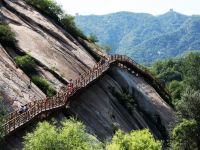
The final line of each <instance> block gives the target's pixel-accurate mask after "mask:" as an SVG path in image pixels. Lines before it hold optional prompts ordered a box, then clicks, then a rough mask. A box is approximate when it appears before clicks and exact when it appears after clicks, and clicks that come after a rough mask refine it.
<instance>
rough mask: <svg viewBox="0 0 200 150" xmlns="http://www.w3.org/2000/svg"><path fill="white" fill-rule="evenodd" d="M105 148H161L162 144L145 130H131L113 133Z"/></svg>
mask: <svg viewBox="0 0 200 150" xmlns="http://www.w3.org/2000/svg"><path fill="white" fill-rule="evenodd" d="M106 149H107V150H144V149H148V150H161V149H162V144H161V142H160V141H157V140H155V139H154V138H153V136H152V134H151V133H150V132H149V131H148V130H147V129H145V130H138V131H132V132H131V133H129V134H126V133H124V132H122V131H120V130H119V131H118V132H116V133H115V135H114V137H113V138H112V141H111V143H110V144H108V145H107V147H106Z"/></svg>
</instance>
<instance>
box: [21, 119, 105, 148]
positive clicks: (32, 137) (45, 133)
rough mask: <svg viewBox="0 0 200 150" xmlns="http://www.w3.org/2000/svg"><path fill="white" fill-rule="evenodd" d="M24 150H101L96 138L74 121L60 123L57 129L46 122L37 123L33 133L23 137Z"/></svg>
mask: <svg viewBox="0 0 200 150" xmlns="http://www.w3.org/2000/svg"><path fill="white" fill-rule="evenodd" d="M24 139H25V141H24V149H25V150H33V149H37V150H47V149H48V150H102V149H103V148H102V144H101V142H99V141H98V140H97V139H96V137H94V136H92V135H90V134H88V133H87V132H86V129H85V126H84V125H83V124H82V123H81V122H78V121H76V120H74V119H68V120H65V121H63V122H62V126H61V128H57V127H56V126H54V125H51V124H49V123H48V122H43V123H39V125H38V126H37V128H36V129H35V131H34V132H33V133H29V134H27V135H26V136H25V137H24Z"/></svg>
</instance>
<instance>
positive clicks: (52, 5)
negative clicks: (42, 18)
mask: <svg viewBox="0 0 200 150" xmlns="http://www.w3.org/2000/svg"><path fill="white" fill-rule="evenodd" d="M26 2H27V3H28V4H30V5H33V6H34V7H35V8H37V9H39V10H40V11H42V12H44V13H45V14H47V15H49V16H51V17H52V18H53V19H56V21H58V20H59V16H61V15H62V14H63V10H62V8H61V7H60V5H58V4H57V3H56V2H55V1H53V0H26Z"/></svg>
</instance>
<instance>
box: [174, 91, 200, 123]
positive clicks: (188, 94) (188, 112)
mask: <svg viewBox="0 0 200 150" xmlns="http://www.w3.org/2000/svg"><path fill="white" fill-rule="evenodd" d="M199 108H200V90H198V91H195V90H193V89H191V88H187V89H186V91H185V92H184V94H183V95H182V97H181V100H180V101H179V103H177V109H178V111H179V112H180V113H181V114H182V116H183V117H184V118H188V119H195V120H196V121H198V122H199V123H200V109H199Z"/></svg>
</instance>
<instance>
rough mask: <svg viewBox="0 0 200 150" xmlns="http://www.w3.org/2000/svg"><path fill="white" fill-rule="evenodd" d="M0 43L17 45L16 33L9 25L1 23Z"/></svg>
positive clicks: (10, 45)
mask: <svg viewBox="0 0 200 150" xmlns="http://www.w3.org/2000/svg"><path fill="white" fill-rule="evenodd" d="M0 43H1V44H2V45H3V46H7V47H14V46H15V45H16V40H15V33H14V32H12V31H11V28H10V27H9V26H8V25H5V24H0Z"/></svg>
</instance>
